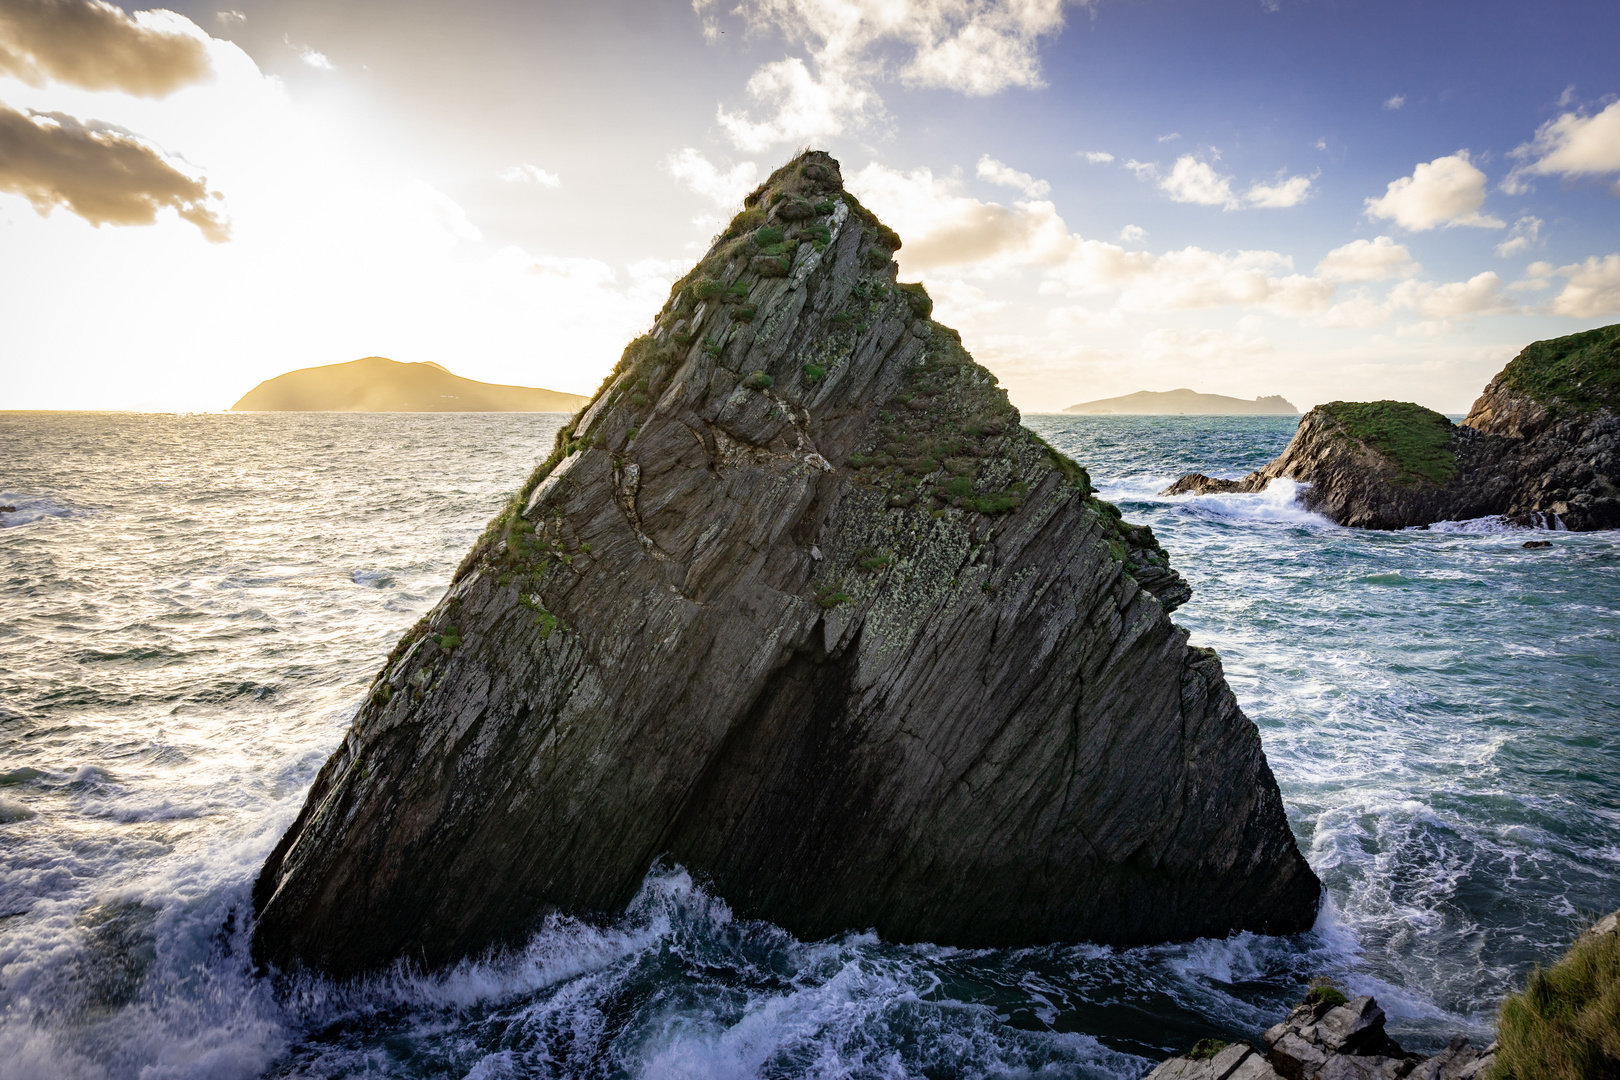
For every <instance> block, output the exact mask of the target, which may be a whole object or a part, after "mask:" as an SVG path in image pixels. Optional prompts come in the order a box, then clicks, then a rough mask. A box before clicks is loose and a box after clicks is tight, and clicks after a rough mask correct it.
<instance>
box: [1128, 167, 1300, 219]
mask: <svg viewBox="0 0 1620 1080" xmlns="http://www.w3.org/2000/svg"><path fill="white" fill-rule="evenodd" d="M1125 167H1126V168H1128V169H1130V170H1131V171H1132V172H1134V173H1136V175H1137V178H1138V179H1158V178H1159V171H1158V166H1156V165H1153V164H1143V163H1142V162H1140V161H1136V160H1134V159H1133V160H1131V161H1128V162H1126V163H1125ZM1232 179H1233V178H1232V177H1230V176H1222V175H1221V174H1220V173H1217V172H1216V171H1215V168H1214V166H1212V165H1210V164H1209V163H1208V162H1207V161H1199V160H1198V159H1197V158H1196V157H1194V156H1193V155H1191V154H1183V155H1181V156H1180V157H1179V158H1177V159H1176V163H1175V165H1173V166H1172V167H1171V169H1170V175H1168V176H1165V177H1163V178H1162V179H1159V189H1160V190H1161V191H1163V192H1165V194H1167V195H1169V196H1170V198H1172V199H1174V200H1175V201H1176V202H1181V203H1195V204H1197V205H1199V206H1219V207H1221V208H1222V209H1224V210H1236V209H1237V208H1238V207H1240V206H1242V205H1244V204H1245V203H1247V204H1248V205H1250V206H1254V207H1259V208H1261V209H1278V208H1286V207H1290V206H1298V205H1299V204H1300V203H1302V202H1304V201H1305V199H1306V198H1307V197H1308V196H1309V194H1310V190H1311V180H1310V177H1308V176H1292V177H1286V178H1280V179H1279V180H1278V181H1277V182H1276V183H1275V184H1252V185H1250V187H1249V190H1247V191H1245V192H1243V193H1242V194H1239V193H1238V192H1237V191H1235V190H1233V188H1232Z"/></svg>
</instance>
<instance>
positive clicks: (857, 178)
mask: <svg viewBox="0 0 1620 1080" xmlns="http://www.w3.org/2000/svg"><path fill="white" fill-rule="evenodd" d="M845 183H846V184H847V186H848V187H849V189H850V190H851V191H853V192H854V193H855V194H856V195H857V196H859V197H860V199H861V201H862V202H863V203H865V204H866V205H868V206H870V207H871V208H872V210H873V211H874V212H875V213H877V215H878V216H879V217H881V218H882V219H883V220H884V221H885V222H886V223H887V224H888V225H889V226H890V227H891V228H893V229H894V230H895V231H896V232H898V233H899V234H900V237H901V239H902V240H903V241H904V242H905V243H904V246H903V247H902V248H901V249H900V252H899V259H900V263H901V265H902V266H903V267H905V269H906V271H907V272H908V273H918V272H923V271H928V270H935V269H938V268H940V267H944V266H969V265H971V266H973V267H974V268H975V271H976V272H977V273H980V274H984V275H995V274H1001V273H1007V272H1009V271H1010V270H1012V269H1014V268H1016V267H1020V266H1029V265H1035V264H1041V263H1048V264H1049V263H1054V262H1057V261H1060V260H1061V259H1063V258H1064V257H1065V255H1066V253H1067V252H1068V250H1069V247H1070V245H1071V240H1070V237H1069V233H1068V229H1067V227H1066V226H1065V225H1064V224H1063V219H1062V218H1060V217H1058V216H1057V212H1056V210H1055V209H1054V207H1053V206H1052V204H1051V203H1049V202H1042V201H1038V200H1032V201H1030V202H1021V203H1018V204H1016V205H1015V206H1014V207H1013V208H1011V209H1009V208H1007V207H1004V206H1002V205H1000V204H999V203H986V202H981V201H980V200H978V199H974V198H971V197H969V196H966V195H963V194H961V191H960V188H961V183H960V181H958V180H956V179H955V178H953V177H948V176H947V177H936V176H935V175H934V173H933V171H932V170H930V169H926V168H922V169H914V170H912V171H911V172H909V173H902V172H900V171H898V170H896V169H891V168H889V167H888V166H885V165H880V164H877V163H876V162H874V163H873V164H871V165H868V166H867V167H866V168H864V169H862V170H861V171H860V172H858V173H855V174H854V175H852V176H848V177H846V180H845Z"/></svg>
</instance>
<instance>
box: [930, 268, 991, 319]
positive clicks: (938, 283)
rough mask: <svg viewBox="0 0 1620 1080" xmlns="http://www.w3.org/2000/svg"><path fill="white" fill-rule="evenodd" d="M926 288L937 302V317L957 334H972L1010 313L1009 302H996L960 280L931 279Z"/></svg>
mask: <svg viewBox="0 0 1620 1080" xmlns="http://www.w3.org/2000/svg"><path fill="white" fill-rule="evenodd" d="M925 284H926V285H927V286H928V295H929V296H931V297H933V299H934V309H935V317H936V318H938V319H941V320H942V321H944V322H946V323H948V324H949V325H951V326H952V327H954V328H955V329H957V330H972V329H974V328H975V327H978V326H981V325H983V324H985V323H987V322H988V321H989V320H991V319H994V318H995V317H996V316H997V315H1000V314H1001V313H1002V312H1003V311H1005V310H1006V309H1007V302H1006V301H1005V300H992V299H990V298H989V297H988V296H987V295H986V294H985V291H984V290H983V289H981V288H979V287H978V286H977V285H972V284H969V283H968V282H966V281H963V280H961V279H960V278H936V277H930V278H928V279H927V280H926V282H925Z"/></svg>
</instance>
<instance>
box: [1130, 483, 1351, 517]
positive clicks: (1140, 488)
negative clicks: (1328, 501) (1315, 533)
mask: <svg viewBox="0 0 1620 1080" xmlns="http://www.w3.org/2000/svg"><path fill="white" fill-rule="evenodd" d="M1173 479H1174V478H1171V477H1163V476H1154V477H1141V478H1137V479H1136V480H1134V481H1131V482H1126V483H1123V484H1113V485H1110V484H1104V485H1103V486H1102V487H1101V488H1100V490H1099V494H1101V495H1102V497H1103V498H1105V499H1108V500H1110V501H1112V502H1120V503H1159V504H1164V505H1168V506H1173V507H1177V508H1179V509H1180V510H1181V511H1182V512H1184V513H1194V514H1198V515H1201V516H1206V517H1210V518H1217V519H1223V520H1228V521H1232V522H1244V523H1254V524H1280V525H1302V526H1307V527H1309V528H1326V529H1336V528H1338V526H1337V525H1335V524H1334V523H1333V522H1332V521H1329V520H1328V519H1327V518H1325V517H1323V516H1322V515H1321V514H1317V513H1313V512H1312V511H1310V510H1307V509H1305V507H1304V506H1303V505H1301V504H1300V502H1299V496H1300V493H1301V492H1302V491H1304V490H1305V488H1307V487H1309V486H1310V485H1308V484H1300V483H1298V482H1296V481H1294V480H1290V479H1288V478H1287V477H1277V478H1276V479H1274V480H1272V481H1271V482H1270V483H1268V484H1267V485H1266V487H1265V489H1264V490H1263V491H1256V492H1226V493H1219V492H1210V493H1207V494H1202V495H1200V494H1193V493H1187V494H1183V495H1160V494H1159V492H1161V491H1163V490H1164V489H1165V488H1167V487H1168V486H1169V485H1170V484H1171V483H1172V481H1173Z"/></svg>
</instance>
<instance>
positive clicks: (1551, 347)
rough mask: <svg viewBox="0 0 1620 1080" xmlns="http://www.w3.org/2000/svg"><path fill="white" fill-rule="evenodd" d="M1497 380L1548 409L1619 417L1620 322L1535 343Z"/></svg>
mask: <svg viewBox="0 0 1620 1080" xmlns="http://www.w3.org/2000/svg"><path fill="white" fill-rule="evenodd" d="M1497 378H1498V379H1499V380H1500V381H1501V383H1502V385H1503V386H1506V387H1508V388H1509V389H1512V390H1518V391H1521V392H1523V393H1525V394H1527V395H1529V396H1530V397H1531V398H1533V399H1535V400H1536V401H1537V402H1540V403H1541V404H1543V405H1550V404H1553V403H1554V402H1555V401H1556V402H1559V403H1562V404H1564V405H1568V406H1571V407H1573V408H1575V409H1577V410H1579V411H1581V412H1590V411H1591V410H1593V409H1598V408H1608V409H1613V410H1615V411H1616V412H1620V323H1616V324H1615V325H1614V326H1602V327H1599V328H1598V329H1596V330H1588V331H1586V332H1585V333H1582V334H1570V335H1569V336H1568V337H1561V338H1549V339H1548V340H1546V341H1537V342H1533V343H1531V344H1530V345H1527V346H1526V347H1525V350H1524V351H1523V352H1521V353H1520V354H1519V355H1518V356H1516V357H1514V358H1513V359H1512V360H1511V361H1509V363H1508V366H1507V367H1505V368H1503V369H1502V374H1501V375H1499V376H1497Z"/></svg>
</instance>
